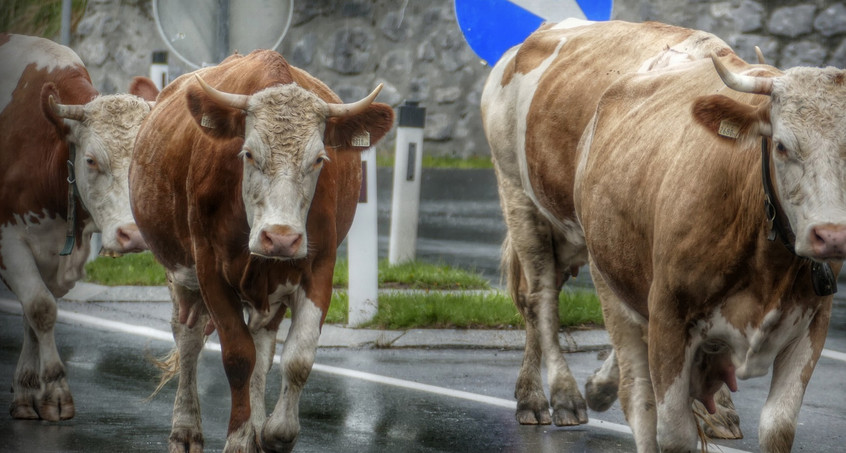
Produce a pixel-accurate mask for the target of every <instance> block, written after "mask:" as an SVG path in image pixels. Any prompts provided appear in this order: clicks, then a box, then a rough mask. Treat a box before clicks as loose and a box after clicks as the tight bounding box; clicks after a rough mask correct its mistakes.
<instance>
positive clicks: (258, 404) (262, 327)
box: [248, 301, 285, 433]
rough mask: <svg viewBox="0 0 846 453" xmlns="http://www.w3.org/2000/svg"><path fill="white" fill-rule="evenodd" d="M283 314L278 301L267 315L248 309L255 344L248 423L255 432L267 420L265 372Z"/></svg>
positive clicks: (271, 363)
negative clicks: (254, 365) (254, 362)
mask: <svg viewBox="0 0 846 453" xmlns="http://www.w3.org/2000/svg"><path fill="white" fill-rule="evenodd" d="M284 315H285V307H284V306H283V305H282V304H281V303H280V302H278V301H276V302H275V303H272V305H271V309H270V312H269V314H268V315H262V314H260V313H258V312H257V311H256V310H250V318H249V324H248V325H249V329H250V334H251V335H252V336H253V343H255V345H256V367H255V369H254V370H253V376H252V377H251V378H250V406H251V411H250V423H252V425H253V428H254V429H255V430H256V432H257V433H260V432H261V430H262V428H263V427H264V422H265V421H266V420H267V410H266V409H265V403H264V401H265V389H266V384H267V373H268V372H269V371H270V368H271V366H273V355H274V354H275V353H276V335H277V333H278V330H279V322H280V321H281V320H282V317H283V316H284Z"/></svg>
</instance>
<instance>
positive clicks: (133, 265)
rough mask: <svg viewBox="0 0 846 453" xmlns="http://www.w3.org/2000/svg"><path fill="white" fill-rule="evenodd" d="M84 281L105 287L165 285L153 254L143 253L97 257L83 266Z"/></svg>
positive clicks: (163, 276) (161, 270)
mask: <svg viewBox="0 0 846 453" xmlns="http://www.w3.org/2000/svg"><path fill="white" fill-rule="evenodd" d="M85 281H87V282H90V283H98V284H101V285H106V286H124V285H129V286H136V285H137V286H161V285H166V284H167V277H166V276H165V271H164V267H162V265H161V264H159V263H158V261H156V259H155V258H154V257H153V254H152V253H150V252H143V253H132V254H129V255H124V256H122V257H120V258H109V257H105V256H100V257H97V259H95V260H94V261H91V262H90V263H87V264H86V265H85Z"/></svg>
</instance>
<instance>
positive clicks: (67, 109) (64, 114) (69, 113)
mask: <svg viewBox="0 0 846 453" xmlns="http://www.w3.org/2000/svg"><path fill="white" fill-rule="evenodd" d="M47 103H48V104H49V105H50V110H52V111H53V113H55V114H56V116H58V117H59V118H67V119H69V120H75V121H82V120H83V119H84V118H85V107H83V106H81V105H74V104H71V105H65V104H59V103H58V102H56V99H54V98H53V95H50V97H48V98H47Z"/></svg>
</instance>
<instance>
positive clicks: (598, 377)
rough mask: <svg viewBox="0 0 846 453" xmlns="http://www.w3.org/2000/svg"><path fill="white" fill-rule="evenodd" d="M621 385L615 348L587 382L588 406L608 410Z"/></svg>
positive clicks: (600, 410) (599, 410)
mask: <svg viewBox="0 0 846 453" xmlns="http://www.w3.org/2000/svg"><path fill="white" fill-rule="evenodd" d="M619 385H620V367H619V365H618V363H617V354H616V353H614V349H613V348H612V349H611V352H610V353H609V354H608V357H606V358H605V361H604V362H602V366H601V367H600V368H599V369H598V370H596V371H594V373H593V375H592V376H591V377H589V378H588V380H587V383H586V384H585V398H586V399H587V403H588V406H589V407H590V408H591V409H593V410H595V411H598V412H604V411H607V410H608V409H609V408H610V407H611V405H612V404H614V401H616V400H617V389H618V387H619Z"/></svg>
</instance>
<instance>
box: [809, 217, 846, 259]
mask: <svg viewBox="0 0 846 453" xmlns="http://www.w3.org/2000/svg"><path fill="white" fill-rule="evenodd" d="M808 241H809V242H810V244H811V250H812V251H813V253H814V258H816V259H820V260H844V259H846V225H837V224H832V223H825V224H821V225H816V226H814V227H812V228H811V232H810V233H809V237H808Z"/></svg>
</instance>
